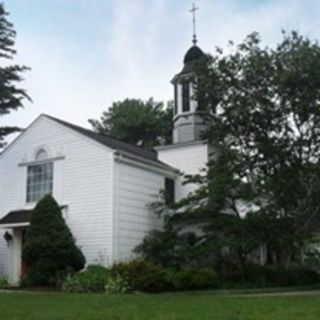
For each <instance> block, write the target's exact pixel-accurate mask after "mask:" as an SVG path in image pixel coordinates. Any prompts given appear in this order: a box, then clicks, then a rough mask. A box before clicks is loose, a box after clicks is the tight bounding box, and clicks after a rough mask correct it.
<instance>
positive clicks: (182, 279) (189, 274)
mask: <svg viewBox="0 0 320 320" xmlns="http://www.w3.org/2000/svg"><path fill="white" fill-rule="evenodd" d="M172 282H173V284H174V289H175V290H202V289H213V288H217V287H218V277H217V275H216V273H215V272H214V271H213V270H207V269H194V268H184V269H181V270H179V271H176V272H174V273H173V274H172Z"/></svg>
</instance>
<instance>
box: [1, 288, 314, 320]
mask: <svg viewBox="0 0 320 320" xmlns="http://www.w3.org/2000/svg"><path fill="white" fill-rule="evenodd" d="M0 319H5V320H16V319H19V320H20V319H24V320H33V319H39V320H40V319H41V320H44V319H54V320H59V319H61V320H62V319H63V320H67V319H76V320H82V319H86V320H87V319H88V320H89V319H90V320H95V319H97V320H98V319H99V320H104V319H112V320H120V319H121V320H122V319H123V320H125V319H126V320H129V319H130V320H162V319H168V320H178V319H181V320H189V319H196V320H202V319H210V320H256V319H259V320H264V319H265V320H300V319H304V320H319V319H320V295H310V296H304V295H303V294H302V293H301V294H300V295H299V296H289V297H254V296H249V295H248V296H245V295H241V296H234V295H219V294H194V295H192V294H179V295H174V294H162V295H132V296H106V295H102V294H101V295H97V294H92V295H89V294H60V293H1V294H0Z"/></svg>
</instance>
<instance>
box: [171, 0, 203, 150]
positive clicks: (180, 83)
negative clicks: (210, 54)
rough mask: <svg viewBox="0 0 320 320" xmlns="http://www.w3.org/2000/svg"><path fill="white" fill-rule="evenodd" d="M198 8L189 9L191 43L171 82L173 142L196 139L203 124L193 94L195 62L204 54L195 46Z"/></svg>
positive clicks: (199, 137) (198, 138) (201, 130)
mask: <svg viewBox="0 0 320 320" xmlns="http://www.w3.org/2000/svg"><path fill="white" fill-rule="evenodd" d="M197 9H198V8H196V7H195V5H194V4H193V6H192V9H191V10H190V11H191V12H192V14H193V38H192V43H193V45H192V46H191V48H190V49H189V50H188V51H187V53H186V54H185V56H184V59H183V63H184V66H183V68H182V70H181V72H179V73H178V74H177V75H175V76H174V78H173V79H172V81H171V83H172V84H173V87H174V115H173V123H174V127H173V143H174V144H175V143H181V142H189V141H197V140H200V139H201V133H202V132H203V130H204V129H205V125H204V123H203V120H202V118H201V116H200V115H199V114H198V113H197V108H198V101H197V100H196V98H195V95H194V77H195V68H196V62H197V61H198V60H199V59H200V58H201V57H202V56H204V53H203V51H202V50H201V49H200V48H199V47H198V46H197V36H196V24H195V22H196V21H195V12H196V10H197Z"/></svg>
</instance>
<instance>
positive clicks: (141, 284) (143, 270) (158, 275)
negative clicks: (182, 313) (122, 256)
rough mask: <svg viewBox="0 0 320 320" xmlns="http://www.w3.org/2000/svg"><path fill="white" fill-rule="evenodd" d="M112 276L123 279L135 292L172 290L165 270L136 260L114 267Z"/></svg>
mask: <svg viewBox="0 0 320 320" xmlns="http://www.w3.org/2000/svg"><path fill="white" fill-rule="evenodd" d="M111 271H112V274H113V275H114V276H120V277H121V278H123V279H124V280H125V281H126V282H127V283H128V285H129V286H130V288H132V290H134V291H142V292H152V293H156V292H163V291H169V290H172V287H173V286H172V282H171V281H170V280H169V276H168V272H167V270H166V269H165V268H163V267H162V266H160V265H157V264H154V263H152V262H149V261H146V260H141V259H134V260H131V261H128V262H119V263H116V264H114V265H113V267H112V269H111Z"/></svg>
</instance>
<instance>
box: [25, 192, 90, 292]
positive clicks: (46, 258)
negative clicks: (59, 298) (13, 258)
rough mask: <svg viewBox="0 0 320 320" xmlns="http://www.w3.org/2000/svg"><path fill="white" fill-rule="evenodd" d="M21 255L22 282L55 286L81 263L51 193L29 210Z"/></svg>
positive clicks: (83, 260)
mask: <svg viewBox="0 0 320 320" xmlns="http://www.w3.org/2000/svg"><path fill="white" fill-rule="evenodd" d="M22 257H23V259H24V261H25V263H26V266H27V278H26V279H25V283H27V284H28V285H31V286H58V285H59V284H60V283H62V281H63V280H64V278H65V277H66V276H67V274H68V273H72V272H75V271H78V270H81V269H82V268H83V267H84V265H85V257H84V255H83V254H82V252H81V250H80V249H79V248H78V247H77V246H76V244H75V240H74V238H73V236H72V234H71V231H70V230H69V228H68V226H67V225H66V223H65V221H64V219H63V217H62V213H61V210H60V207H59V205H58V204H57V202H56V201H55V200H54V198H53V197H52V196H51V195H46V196H45V197H43V198H42V200H40V201H39V202H38V204H37V205H36V207H35V208H34V210H33V212H32V215H31V222H30V227H29V230H28V233H27V238H26V243H25V245H24V247H23V251H22Z"/></svg>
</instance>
